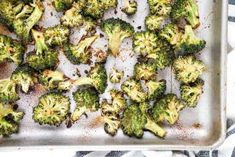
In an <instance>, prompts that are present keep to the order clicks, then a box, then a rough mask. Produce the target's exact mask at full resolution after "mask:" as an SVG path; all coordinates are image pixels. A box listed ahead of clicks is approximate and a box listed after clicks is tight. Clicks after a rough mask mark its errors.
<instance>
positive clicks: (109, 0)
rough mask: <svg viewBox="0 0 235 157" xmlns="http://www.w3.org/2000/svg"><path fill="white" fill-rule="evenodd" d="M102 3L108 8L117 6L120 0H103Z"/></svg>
mask: <svg viewBox="0 0 235 157" xmlns="http://www.w3.org/2000/svg"><path fill="white" fill-rule="evenodd" d="M101 4H102V6H103V8H104V9H105V10H108V9H109V8H116V7H117V5H118V0H101Z"/></svg>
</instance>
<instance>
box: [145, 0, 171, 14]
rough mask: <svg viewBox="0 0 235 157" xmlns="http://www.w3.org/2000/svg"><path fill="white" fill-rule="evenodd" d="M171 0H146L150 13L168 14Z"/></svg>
mask: <svg viewBox="0 0 235 157" xmlns="http://www.w3.org/2000/svg"><path fill="white" fill-rule="evenodd" d="M171 2H172V0H148V4H149V8H150V13H151V14H156V15H164V16H168V15H169V14H170V12H171V7H172V6H171Z"/></svg>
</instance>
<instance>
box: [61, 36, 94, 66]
mask: <svg viewBox="0 0 235 157" xmlns="http://www.w3.org/2000/svg"><path fill="white" fill-rule="evenodd" d="M97 38H98V36H97V35H94V36H91V37H87V38H84V39H82V40H81V41H80V42H79V43H78V45H72V44H67V45H66V46H65V51H64V53H65V55H66V57H67V58H68V60H69V61H71V63H73V64H80V63H84V64H87V63H88V62H89V61H90V58H91V56H92V53H91V51H90V47H91V45H92V43H93V42H95V40H96V39H97Z"/></svg>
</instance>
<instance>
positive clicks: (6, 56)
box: [0, 35, 25, 65]
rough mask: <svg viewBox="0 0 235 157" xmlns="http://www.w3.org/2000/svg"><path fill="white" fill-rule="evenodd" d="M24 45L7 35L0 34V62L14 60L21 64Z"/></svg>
mask: <svg viewBox="0 0 235 157" xmlns="http://www.w3.org/2000/svg"><path fill="white" fill-rule="evenodd" d="M24 53H25V47H23V46H22V45H21V44H20V43H19V42H18V41H15V40H13V39H11V38H10V37H8V36H5V35H0V63H3V62H6V61H7V62H15V63H16V64H18V65H19V64H21V63H22V62H23V58H24Z"/></svg>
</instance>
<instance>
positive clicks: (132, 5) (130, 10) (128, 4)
mask: <svg viewBox="0 0 235 157" xmlns="http://www.w3.org/2000/svg"><path fill="white" fill-rule="evenodd" d="M137 7H138V4H137V2H136V1H135V0H125V3H124V7H123V8H122V12H124V13H125V14H126V15H128V16H130V15H134V14H135V13H136V12H137Z"/></svg>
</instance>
